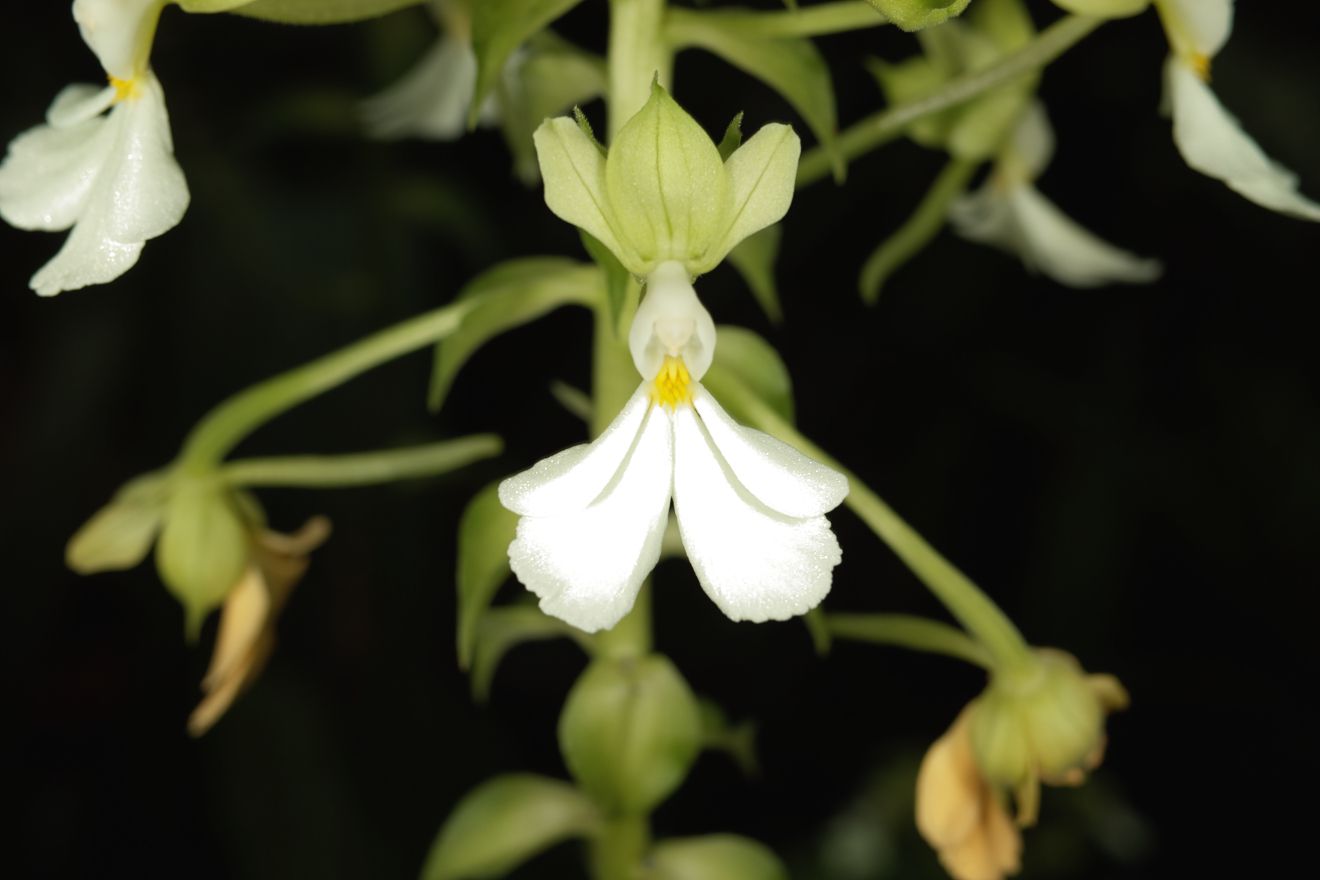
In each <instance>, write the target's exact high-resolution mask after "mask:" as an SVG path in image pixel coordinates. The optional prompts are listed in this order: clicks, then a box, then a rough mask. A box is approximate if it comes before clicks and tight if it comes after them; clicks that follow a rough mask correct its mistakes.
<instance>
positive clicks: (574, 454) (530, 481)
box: [500, 387, 651, 516]
mask: <svg viewBox="0 0 1320 880" xmlns="http://www.w3.org/2000/svg"><path fill="white" fill-rule="evenodd" d="M650 405H651V401H650V399H649V398H648V397H647V392H646V389H645V388H644V387H641V388H638V389H637V392H636V393H635V394H633V396H632V398H631V399H629V401H628V402H627V403H626V404H624V407H623V409H622V411H620V412H619V414H618V415H617V416H615V417H614V421H612V422H610V425H609V427H608V428H606V429H605V430H604V431H602V432H601V435H600V436H599V437H597V438H596V439H595V440H593V441H592V442H590V443H583V444H581V445H578V446H573V447H571V448H569V449H565V450H564V451H563V452H560V453H557V454H555V455H552V456H550V457H549V458H544V459H541V460H540V461H538V462H537V463H536V464H534V465H532V467H531V468H529V469H528V470H525V471H523V472H522V473H520V474H517V475H515V476H512V477H509V479H507V480H505V481H504V482H503V483H500V503H501V504H503V505H504V506H505V507H506V508H508V509H509V510H511V511H513V512H514V513H517V514H521V515H523V516H552V515H555V514H561V513H571V512H573V511H578V510H582V509H584V508H586V507H587V506H588V505H590V504H591V503H592V502H593V501H595V500H596V499H597V498H599V497H600V495H601V493H602V492H604V491H605V488H606V487H607V486H609V485H610V482H611V481H612V480H613V479H614V477H615V475H616V474H617V473H618V472H619V469H620V468H621V467H622V466H623V463H624V461H625V460H626V459H627V457H628V453H629V451H630V450H631V449H632V447H633V445H634V444H635V443H636V442H637V440H638V436H639V432H640V430H641V427H642V422H643V420H644V419H645V418H646V411H647V408H648V407H650Z"/></svg>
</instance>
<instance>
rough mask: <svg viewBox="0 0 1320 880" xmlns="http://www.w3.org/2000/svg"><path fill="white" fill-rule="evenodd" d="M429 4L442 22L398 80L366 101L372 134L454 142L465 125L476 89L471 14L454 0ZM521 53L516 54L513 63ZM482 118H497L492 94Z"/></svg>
mask: <svg viewBox="0 0 1320 880" xmlns="http://www.w3.org/2000/svg"><path fill="white" fill-rule="evenodd" d="M430 9H431V15H432V17H433V18H435V20H436V23H437V24H438V25H439V26H440V35H439V37H437V38H436V41H435V44H434V45H433V46H432V47H431V48H430V49H429V50H427V52H426V54H425V55H423V56H422V58H421V60H420V61H418V62H417V64H416V65H415V66H414V67H413V68H412V69H411V70H409V71H408V72H407V73H406V74H404V75H403V77H402V78H401V79H400V80H399V81H398V82H396V83H395V84H394V85H392V86H390V87H389V88H387V89H385V90H384V91H383V92H381V93H380V94H378V95H374V96H373V97H370V98H368V99H367V100H365V101H363V102H362V120H363V123H364V124H365V125H366V127H367V131H368V132H369V133H370V134H371V135H372V136H373V137H377V138H381V139H383V140H392V139H399V138H407V137H419V138H426V139H430V140H438V141H451V140H455V139H456V138H459V137H461V136H462V135H463V132H464V131H466V130H467V121H468V110H469V108H470V107H471V106H472V99H473V97H474V96H475V93H476V88H477V55H476V53H475V52H474V51H473V50H472V22H471V15H470V13H469V11H468V10H467V8H466V6H465V4H464V3H463V2H456V0H432V2H431V4H430ZM517 58H518V55H517V53H515V56H514V60H511V62H510V63H511V64H514V63H517V61H516V59H517ZM480 122H481V124H482V125H494V124H496V123H498V122H499V107H498V104H497V102H496V100H495V96H494V95H491V96H490V97H489V98H487V99H486V101H485V102H484V103H483V104H482V105H481V118H480Z"/></svg>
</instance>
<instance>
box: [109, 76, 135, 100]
mask: <svg viewBox="0 0 1320 880" xmlns="http://www.w3.org/2000/svg"><path fill="white" fill-rule="evenodd" d="M110 85H111V86H113V87H114V90H115V101H127V100H128V99H130V98H136V97H137V95H138V81H137V80H136V79H120V78H119V77H117V76H112V77H110Z"/></svg>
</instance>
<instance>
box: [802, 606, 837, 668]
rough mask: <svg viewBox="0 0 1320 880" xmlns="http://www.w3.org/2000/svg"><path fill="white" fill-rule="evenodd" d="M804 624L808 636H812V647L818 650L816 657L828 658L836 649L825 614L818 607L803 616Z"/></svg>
mask: <svg viewBox="0 0 1320 880" xmlns="http://www.w3.org/2000/svg"><path fill="white" fill-rule="evenodd" d="M802 622H803V623H804V624H806V627H807V634H808V635H810V636H811V647H813V648H815V649H816V656H818V657H828V656H829V654H830V649H831V648H833V647H834V637H833V636H832V635H831V634H830V626H829V624H828V623H827V622H826V621H825V612H824V611H821V610H820V606H816V607H815V608H813V609H811V610H810V611H808V612H807V613H806V614H804V615H802Z"/></svg>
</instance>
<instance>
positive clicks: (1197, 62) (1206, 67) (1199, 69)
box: [1187, 52, 1210, 83]
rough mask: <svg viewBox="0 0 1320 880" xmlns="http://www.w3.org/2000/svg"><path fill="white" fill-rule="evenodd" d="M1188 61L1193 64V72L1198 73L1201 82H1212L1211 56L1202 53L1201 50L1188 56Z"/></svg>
mask: <svg viewBox="0 0 1320 880" xmlns="http://www.w3.org/2000/svg"><path fill="white" fill-rule="evenodd" d="M1187 63H1188V64H1190V65H1191V67H1192V72H1193V73H1195V74H1196V76H1197V78H1198V79H1199V80H1201V82H1204V83H1208V82H1210V56H1209V55H1202V54H1201V53H1200V52H1193V53H1192V54H1191V55H1189V56H1188V57H1187Z"/></svg>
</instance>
